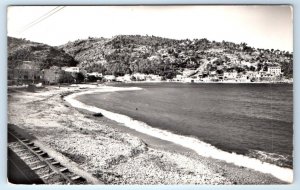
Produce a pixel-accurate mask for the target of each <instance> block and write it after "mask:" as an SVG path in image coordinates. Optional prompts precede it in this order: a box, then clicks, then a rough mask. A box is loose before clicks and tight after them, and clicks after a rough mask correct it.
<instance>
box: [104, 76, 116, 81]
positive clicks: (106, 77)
mask: <svg viewBox="0 0 300 190" xmlns="http://www.w3.org/2000/svg"><path fill="white" fill-rule="evenodd" d="M104 78H105V80H106V81H114V80H116V77H115V76H114V75H104Z"/></svg>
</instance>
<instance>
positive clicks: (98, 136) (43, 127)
mask: <svg viewBox="0 0 300 190" xmlns="http://www.w3.org/2000/svg"><path fill="white" fill-rule="evenodd" d="M97 88H99V87H96V86H93V87H91V85H90V86H88V85H86V86H83V85H79V86H77V87H74V86H73V87H61V88H58V87H56V88H55V87H49V90H48V91H41V92H36V93H30V92H15V93H12V92H10V93H9V99H10V101H9V122H10V123H14V124H17V125H19V126H21V127H22V128H23V129H25V130H26V131H28V132H31V133H32V134H34V135H35V136H36V137H37V138H39V139H40V140H41V141H42V142H44V143H46V144H47V145H49V146H51V147H52V148H53V149H55V150H57V151H59V152H61V153H63V154H64V155H65V156H67V157H68V158H70V159H71V160H73V161H74V162H76V163H77V164H79V166H80V167H83V168H84V169H86V170H87V171H88V172H90V173H92V174H93V175H94V176H97V177H98V178H100V179H102V180H103V181H104V182H105V183H106V184H270V183H271V184H285V183H284V182H282V181H280V180H277V179H275V178H274V177H272V176H271V175H269V174H263V173H260V172H256V171H253V170H250V169H247V168H243V167H237V166H234V165H232V164H227V163H224V162H222V161H218V160H215V159H212V158H205V157H201V156H199V155H196V154H194V153H192V152H190V151H186V149H185V148H182V150H181V151H179V152H180V153H176V152H177V151H176V150H178V146H174V145H173V144H170V145H169V147H173V148H174V149H173V151H172V152H170V151H167V150H163V149H164V147H165V146H164V141H161V142H159V141H158V142H155V143H156V144H157V146H151V145H150V146H148V145H147V144H145V143H144V142H143V140H145V139H146V138H147V136H144V137H142V136H143V135H140V136H139V134H137V133H134V134H132V131H130V130H127V129H125V128H124V127H122V126H121V125H119V124H117V123H116V122H113V121H110V120H109V119H107V118H105V117H103V118H95V117H93V116H92V115H91V114H90V113H86V111H84V110H80V109H77V108H72V107H70V106H68V103H67V102H65V101H63V100H62V96H64V95H66V94H69V93H70V94H72V93H76V92H83V91H86V90H92V91H93V90H96V91H97ZM100 88H108V89H111V87H104V86H101V87H100ZM49 106H50V109H49ZM22 107H23V108H26V109H28V113H23V112H22V111H21V110H22V109H21V108H22ZM120 129H125V130H120ZM134 136H137V137H134ZM141 137H142V138H141ZM141 139H142V140H141ZM153 141H154V140H153V138H150V139H148V141H147V140H146V142H150V143H151V142H153ZM155 143H154V144H155ZM84 145H88V146H89V148H88V149H87V150H85V149H86V148H85V149H82V148H83V147H82V146H84ZM157 147H159V148H157ZM169 147H167V149H168V148H169ZM160 148H162V149H160ZM185 151H186V152H185ZM186 154H187V155H186ZM76 155H77V156H76ZM154 158H155V159H154ZM162 164H163V165H162ZM195 166H197V167H196V168H195ZM149 167H150V168H149ZM200 168H202V169H200ZM120 176H121V177H120ZM201 176H202V177H201Z"/></svg>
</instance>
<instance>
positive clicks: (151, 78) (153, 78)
mask: <svg viewBox="0 0 300 190" xmlns="http://www.w3.org/2000/svg"><path fill="white" fill-rule="evenodd" d="M161 80H162V77H161V76H159V75H151V74H150V75H147V76H146V81H161Z"/></svg>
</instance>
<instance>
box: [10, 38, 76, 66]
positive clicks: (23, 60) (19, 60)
mask: <svg viewBox="0 0 300 190" xmlns="http://www.w3.org/2000/svg"><path fill="white" fill-rule="evenodd" d="M7 41H8V42H7V47H8V68H9V69H14V68H16V67H21V66H22V65H23V64H26V65H28V64H31V67H32V68H37V69H48V68H50V67H52V66H59V67H62V66H76V65H77V64H78V63H77V61H75V60H74V58H73V57H72V56H70V55H69V54H67V53H65V52H64V50H62V49H58V48H57V47H52V46H49V45H46V44H42V43H37V42H31V41H28V40H25V39H19V38H13V37H8V39H7Z"/></svg>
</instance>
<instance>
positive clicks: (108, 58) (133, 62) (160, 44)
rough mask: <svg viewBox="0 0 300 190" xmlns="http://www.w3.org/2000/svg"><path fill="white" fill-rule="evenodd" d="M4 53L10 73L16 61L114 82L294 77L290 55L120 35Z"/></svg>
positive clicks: (13, 43)
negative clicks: (276, 69)
mask: <svg viewBox="0 0 300 190" xmlns="http://www.w3.org/2000/svg"><path fill="white" fill-rule="evenodd" d="M8 50H9V55H8V61H9V67H14V64H15V62H17V60H33V61H36V62H38V63H37V64H38V65H39V67H40V68H49V67H51V66H53V65H56V66H60V67H61V66H75V65H77V66H79V67H80V68H83V69H85V70H87V71H88V72H100V73H103V74H113V75H115V76H122V75H124V74H132V73H138V72H140V73H146V74H157V75H161V76H164V77H165V78H173V77H174V76H176V74H179V73H182V71H183V70H185V69H190V70H193V69H195V70H197V71H205V72H211V71H218V72H224V71H231V70H236V71H238V72H245V71H249V70H257V71H258V70H261V69H266V68H267V67H268V66H271V65H278V66H281V68H282V71H283V72H284V75H285V77H286V78H292V74H293V55H292V53H290V52H286V51H280V50H274V49H271V50H269V49H260V48H253V47H250V46H248V45H247V44H246V43H241V44H236V43H232V42H226V41H222V42H215V41H209V40H207V39H205V38H204V39H193V40H190V39H185V40H175V39H168V38H162V37H156V36H141V35H119V36H114V37H112V38H91V37H90V38H88V39H83V40H76V41H73V42H68V43H66V44H64V45H61V46H58V47H51V46H48V45H45V44H41V43H35V42H30V41H27V40H24V39H17V38H11V37H9V39H8Z"/></svg>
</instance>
